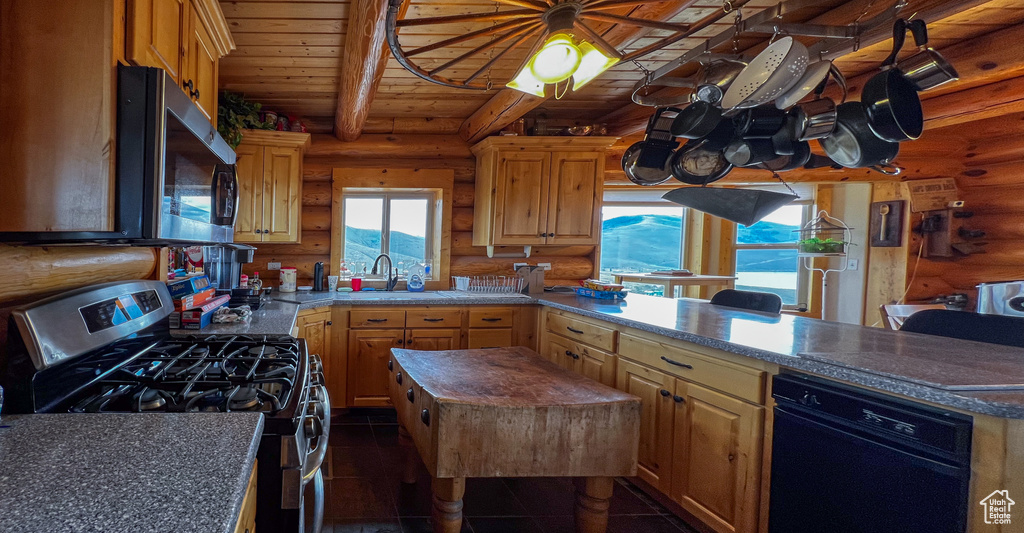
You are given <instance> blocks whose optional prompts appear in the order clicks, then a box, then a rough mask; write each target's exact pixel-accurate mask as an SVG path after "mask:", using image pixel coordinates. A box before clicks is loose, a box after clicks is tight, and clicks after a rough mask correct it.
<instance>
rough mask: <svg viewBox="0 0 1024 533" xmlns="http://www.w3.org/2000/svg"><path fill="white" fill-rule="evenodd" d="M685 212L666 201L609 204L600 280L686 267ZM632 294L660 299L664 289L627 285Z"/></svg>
mask: <svg viewBox="0 0 1024 533" xmlns="http://www.w3.org/2000/svg"><path fill="white" fill-rule="evenodd" d="M684 212H685V208H684V207H681V206H679V205H676V204H672V203H669V202H666V201H664V200H660V201H651V202H641V201H632V202H619V203H616V202H613V201H610V199H609V201H606V202H605V204H604V207H602V209H601V279H603V280H605V281H611V280H612V276H613V275H614V274H617V273H635V272H651V271H655V270H674V269H678V268H681V267H682V265H683V254H682V250H683V242H684V241H683V214H684ZM628 286H629V289H630V290H632V291H633V292H639V293H642V294H650V295H654V296H661V295H662V293H663V291H664V287H662V286H660V285H652V284H637V283H630V284H628Z"/></svg>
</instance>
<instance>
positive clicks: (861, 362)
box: [537, 293, 1024, 418]
mask: <svg viewBox="0 0 1024 533" xmlns="http://www.w3.org/2000/svg"><path fill="white" fill-rule="evenodd" d="M537 300H538V302H539V303H540V304H542V305H547V306H549V307H552V308H555V309H562V310H565V311H571V312H573V313H578V314H581V315H584V316H589V317H591V318H597V319H600V320H606V321H608V322H612V323H615V324H620V325H623V326H628V327H632V328H636V329H639V330H642V331H648V332H651V333H655V334H658V335H664V336H666V337H670V338H673V339H679V340H683V341H687V342H692V343H694V344H698V345H701V346H707V347H709V348H716V349H719V350H723V351H726V352H730V353H735V354H738V355H743V356H747V357H752V358H754V359H760V360H763V361H768V362H770V363H775V364H778V365H780V366H783V367H786V368H790V369H795V370H802V371H806V372H809V373H813V374H817V375H820V376H825V377H832V378H836V379H840V380H844V381H849V382H852V383H857V384H861V385H865V386H868V387H872V388H876V389H879V390H883V391H888V392H893V393H896V394H903V395H906V396H909V397H912V398H917V399H920V400H924V401H929V402H934V403H937V404H940V405H946V406H949V407H955V408H959V409H963V410H966V411H971V412H975V413H981V414H989V415H993V416H1000V417H1006V418H1024V349H1022V348H1013V347H1008V346H999V345H995V344H987V343H981V342H972V341H961V340H956V339H950V338H946V337H936V336H931V335H922V334H918V333H907V332H901V331H889V330H884V329H879V328H867V327H863V326H858V325H854V324H842V323H838V322H828V321H824V320H817V319H812V318H804V317H797V316H792V315H782V316H772V315H764V314H761V313H755V312H750V311H743V310H738V309H729V308H723V307H720V306H714V305H711V304H709V303H707V302H703V301H699V300H688V299H676V300H673V299H669V298H655V297H651V296H643V295H637V294H633V295H630V296H629V297H627V298H626V299H625V300H623V301H622V302H614V301H610V300H595V299H591V298H582V297H579V296H576V295H573V294H551V293H549V294H545V295H543V296H540V297H539V298H538V299H537ZM993 385H1011V386H1013V387H1015V388H1016V390H1008V391H1000V390H987V389H990V388H991V387H992V386H993Z"/></svg>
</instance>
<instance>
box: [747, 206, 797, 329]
mask: <svg viewBox="0 0 1024 533" xmlns="http://www.w3.org/2000/svg"><path fill="white" fill-rule="evenodd" d="M793 205H799V206H802V207H803V214H802V215H801V217H800V227H803V226H804V224H806V223H807V222H808V221H809V220H810V217H812V216H813V215H814V212H815V211H814V209H815V201H814V198H807V199H800V200H797V201H795V202H791V203H789V204H786V205H784V206H782V207H780V208H779V209H782V208H783V207H788V206H793ZM739 238H740V234H739V228H737V231H736V232H735V234H734V235H733V251H732V259H733V275H734V276H737V280H736V285H739V272H738V270H737V267H736V265H737V264H739V257H738V255H739V252H740V251H741V250H795V251H796V252H797V253H799V252H800V245H799V244H798V242H797V241H799V237H794V240H793V242H792V243H788V242H786V243H741V242H739ZM796 263H797V270H796V272H797V276H796V294H797V301H796V303H795V304H786V303H783V305H782V308H783V309H784V310H787V311H801V312H803V311H806V310H809V309H810V307H811V301H810V300H811V281H812V280H811V270H810V269H809V268H807V265H806V264H805V263H804V259H803V258H802V257H799V256H797V259H796ZM800 300H804V302H802V303H801V301H800Z"/></svg>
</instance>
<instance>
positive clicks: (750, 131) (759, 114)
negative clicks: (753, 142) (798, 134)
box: [733, 106, 786, 139]
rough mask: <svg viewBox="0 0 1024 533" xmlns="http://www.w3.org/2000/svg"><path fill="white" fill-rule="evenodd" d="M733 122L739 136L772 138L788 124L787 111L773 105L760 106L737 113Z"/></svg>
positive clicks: (745, 137)
mask: <svg viewBox="0 0 1024 533" xmlns="http://www.w3.org/2000/svg"><path fill="white" fill-rule="evenodd" d="M733 124H734V125H735V127H736V135H737V136H739V137H742V138H744V139H770V138H771V137H772V136H773V135H775V134H776V133H778V131H779V130H780V129H782V126H784V125H785V124H786V112H785V111H782V110H780V109H776V108H775V107H773V106H759V107H755V108H752V109H747V110H745V111H742V112H741V113H740V114H738V115H736V116H735V117H734V118H733Z"/></svg>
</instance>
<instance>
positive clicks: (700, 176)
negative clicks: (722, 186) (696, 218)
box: [669, 139, 733, 185]
mask: <svg viewBox="0 0 1024 533" xmlns="http://www.w3.org/2000/svg"><path fill="white" fill-rule="evenodd" d="M669 165H671V168H672V176H673V177H674V178H675V179H677V180H679V181H681V182H683V183H686V184H689V185H703V184H707V183H712V182H715V181H718V180H720V179H722V178H724V177H725V176H726V175H727V174H729V172H731V171H732V168H733V166H732V165H731V164H730V163H729V162H728V161H726V160H725V157H724V156H723V155H722V150H721V149H718V150H713V149H710V148H709V147H708V142H707V141H706V140H703V139H694V140H691V141H688V142H687V143H686V144H684V145H683V146H682V147H681V148H679V150H676V152H675V153H674V154H672V158H671V159H669Z"/></svg>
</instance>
